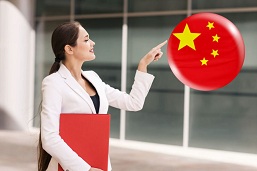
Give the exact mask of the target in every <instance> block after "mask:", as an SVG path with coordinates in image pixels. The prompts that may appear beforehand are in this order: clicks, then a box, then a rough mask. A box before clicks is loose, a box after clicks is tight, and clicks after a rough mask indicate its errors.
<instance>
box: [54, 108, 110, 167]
mask: <svg viewBox="0 0 257 171" xmlns="http://www.w3.org/2000/svg"><path fill="white" fill-rule="evenodd" d="M60 136H61V137H62V139H63V140H64V141H65V142H66V143H67V144H68V145H69V146H70V147H71V148H72V150H73V151H75V152H76V153H77V154H78V155H79V156H80V157H81V158H82V159H83V160H85V161H86V162H87V163H88V164H89V165H90V166H91V167H95V168H99V169H102V170H104V171H107V170H108V154H109V136H110V115H109V114H72V113H71V114H67V113H64V114H61V115H60ZM58 171H63V169H62V168H61V166H60V165H59V166H58Z"/></svg>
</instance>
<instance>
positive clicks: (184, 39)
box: [173, 24, 201, 50]
mask: <svg viewBox="0 0 257 171" xmlns="http://www.w3.org/2000/svg"><path fill="white" fill-rule="evenodd" d="M173 34H174V36H176V37H177V38H178V39H179V40H180V42H179V47H178V50H180V49H182V48H183V47H185V46H189V47H191V48H192V49H194V50H195V44H194V40H195V39H196V38H197V37H198V36H199V35H200V34H201V33H191V32H190V29H189V27H188V25H187V24H186V26H185V28H184V31H183V33H173Z"/></svg>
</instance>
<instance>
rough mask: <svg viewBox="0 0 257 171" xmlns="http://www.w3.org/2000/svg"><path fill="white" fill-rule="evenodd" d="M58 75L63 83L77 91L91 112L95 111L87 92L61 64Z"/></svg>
mask: <svg viewBox="0 0 257 171" xmlns="http://www.w3.org/2000/svg"><path fill="white" fill-rule="evenodd" d="M58 72H59V73H60V75H61V76H62V77H63V78H64V79H65V83H66V84H67V85H68V86H69V87H70V88H71V89H72V90H73V91H74V92H75V93H77V94H78V95H79V96H80V97H81V98H82V99H83V100H85V101H86V102H87V104H88V105H89V107H90V109H91V111H92V113H94V114H95V113H96V111H95V107H94V104H93V102H92V100H91V98H90V96H89V95H88V93H87V92H86V91H85V90H84V89H83V88H82V87H81V86H80V85H79V83H78V82H77V81H76V80H75V79H74V78H73V76H72V75H71V73H70V71H69V70H68V69H67V68H66V67H65V66H64V65H63V64H61V66H60V69H59V70H58Z"/></svg>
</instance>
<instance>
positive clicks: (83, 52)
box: [74, 26, 95, 62]
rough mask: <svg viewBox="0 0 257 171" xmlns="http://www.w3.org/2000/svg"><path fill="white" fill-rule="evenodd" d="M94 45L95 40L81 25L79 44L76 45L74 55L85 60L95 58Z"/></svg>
mask: <svg viewBox="0 0 257 171" xmlns="http://www.w3.org/2000/svg"><path fill="white" fill-rule="evenodd" d="M94 45H95V42H93V41H92V40H91V39H90V38H89V34H88V33H87V31H86V30H85V29H84V28H83V27H82V26H79V35H78V39H77V45H76V46H75V47H74V56H75V57H76V58H77V59H79V60H82V61H83V62H84V61H91V60H94V59H95V54H94Z"/></svg>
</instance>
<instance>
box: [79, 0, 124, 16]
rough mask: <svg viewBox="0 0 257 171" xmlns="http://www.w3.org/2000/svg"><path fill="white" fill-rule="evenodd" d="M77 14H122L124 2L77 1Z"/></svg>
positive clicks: (107, 0) (111, 0) (105, 0)
mask: <svg viewBox="0 0 257 171" xmlns="http://www.w3.org/2000/svg"><path fill="white" fill-rule="evenodd" d="M75 5H76V8H75V13H76V14H100V13H122V11H123V0H104V1H103V0H93V1H92V0H76V1H75Z"/></svg>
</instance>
